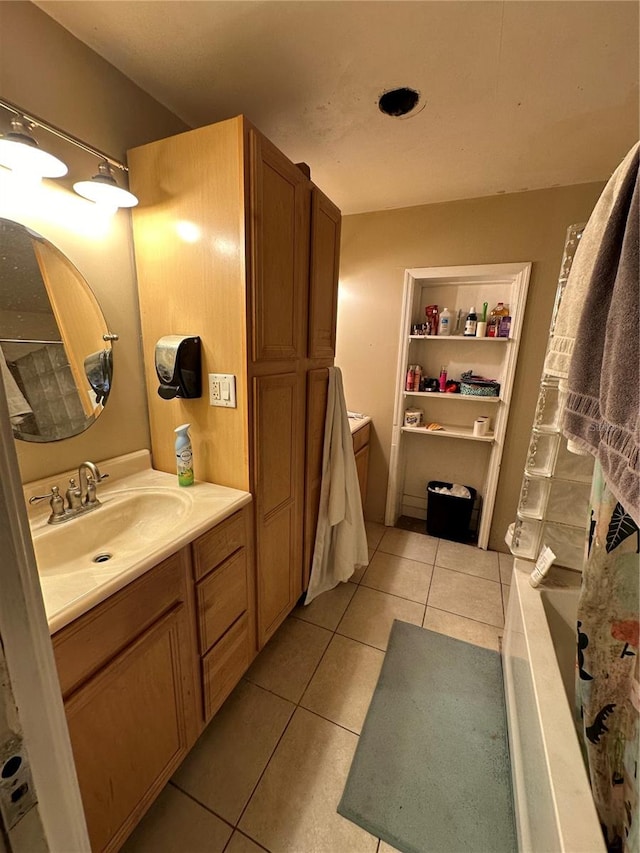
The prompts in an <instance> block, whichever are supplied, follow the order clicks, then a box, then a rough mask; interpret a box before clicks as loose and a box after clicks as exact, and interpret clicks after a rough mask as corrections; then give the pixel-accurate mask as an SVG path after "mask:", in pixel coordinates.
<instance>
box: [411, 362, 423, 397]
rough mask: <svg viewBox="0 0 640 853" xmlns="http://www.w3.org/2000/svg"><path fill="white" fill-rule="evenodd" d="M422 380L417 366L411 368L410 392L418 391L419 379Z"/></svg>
mask: <svg viewBox="0 0 640 853" xmlns="http://www.w3.org/2000/svg"><path fill="white" fill-rule="evenodd" d="M421 378H422V368H421V367H420V365H419V364H416V366H415V367H414V368H413V388H412V389H411V390H412V391H419V390H420V379H421Z"/></svg>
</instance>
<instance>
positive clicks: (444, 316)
mask: <svg viewBox="0 0 640 853" xmlns="http://www.w3.org/2000/svg"><path fill="white" fill-rule="evenodd" d="M438 334H439V335H450V334H451V311H449V309H448V308H443V309H442V311H441V312H440V325H439V327H438Z"/></svg>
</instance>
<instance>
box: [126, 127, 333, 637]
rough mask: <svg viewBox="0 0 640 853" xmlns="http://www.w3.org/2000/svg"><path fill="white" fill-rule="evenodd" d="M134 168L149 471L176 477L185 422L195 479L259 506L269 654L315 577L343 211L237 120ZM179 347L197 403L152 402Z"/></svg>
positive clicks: (261, 611)
mask: <svg viewBox="0 0 640 853" xmlns="http://www.w3.org/2000/svg"><path fill="white" fill-rule="evenodd" d="M129 167H130V183H131V186H132V189H133V191H134V192H135V193H136V195H137V196H138V198H139V199H140V204H139V206H138V207H137V208H135V210H134V211H133V229H134V245H135V256H136V266H137V277H138V288H139V301H140V313H141V323H142V339H143V352H144V360H145V372H146V382H147V392H148V400H149V418H150V428H151V443H152V453H153V460H154V466H155V467H157V468H159V469H161V470H165V471H168V472H173V471H174V470H175V459H174V450H173V439H174V435H173V429H174V428H175V427H176V426H177V425H179V424H181V423H185V422H187V423H191V425H192V428H191V435H192V441H193V447H194V466H195V474H196V478H197V479H201V480H207V481H209V482H215V483H220V484H222V485H225V486H231V487H234V488H240V489H245V490H248V491H251V492H252V494H253V495H254V499H255V500H254V503H255V553H256V562H257V567H256V568H257V571H256V576H257V621H258V626H257V628H258V630H257V636H258V646H259V647H261V646H262V645H264V643H265V642H266V641H267V640H268V639H269V637H270V636H271V635H272V634H273V633H274V631H275V630H276V629H277V628H278V626H279V625H280V624H281V622H282V621H283V619H284V618H285V617H286V616H287V614H288V613H289V612H290V611H291V609H292V608H293V607H294V606H295V604H296V602H297V600H298V599H299V597H300V595H301V593H302V591H303V588H304V586H305V585H306V580H307V578H308V573H307V562H308V559H307V557H308V555H307V557H305V543H306V542H308V540H309V538H310V536H311V534H310V532H309V529H308V525H309V513H308V512H306V508H305V506H306V501H307V499H308V492H309V489H310V488H311V485H310V484H311V482H312V481H314V482H315V480H316V479H317V475H318V470H317V465H318V461H317V459H316V458H315V457H314V458H313V460H312V459H311V458H310V457H309V455H308V454H307V453H306V452H305V447H306V444H307V434H308V431H309V430H310V429H311V430H314V431H317V426H318V425H317V422H318V419H319V418H320V414H319V413H317V412H316V410H319V407H318V406H317V405H315V402H314V399H313V398H314V395H315V393H316V390H315V386H314V387H311V385H310V383H309V382H308V380H307V374H308V373H309V371H311V370H316V369H320V368H326V367H329V366H330V365H332V364H333V358H334V352H335V324H336V306H337V278H338V259H339V240H340V212H339V210H338V209H337V208H336V207H335V205H333V204H332V202H331V201H330V200H329V199H328V198H327V197H326V196H325V195H324V194H323V193H322V192H321V191H320V190H319V189H318V188H317V187H315V186H314V185H313V184H312V182H311V181H310V180H309V178H308V177H307V176H306V175H305V173H304V172H303V171H302V170H301V169H300V168H298V167H297V166H295V165H294V164H293V163H292V162H291V161H290V160H288V159H287V158H286V157H285V156H284V155H283V154H282V152H281V151H279V150H278V149H277V148H276V147H275V146H274V145H273V144H272V143H271V142H270V141H269V140H268V139H266V138H265V137H264V136H263V135H262V134H261V133H260V132H259V131H258V130H257V129H256V128H254V127H253V126H252V125H251V124H250V122H248V121H247V120H246V119H245V118H244V117H242V116H239V117H237V118H233V119H229V120H228V121H224V122H219V123H218V124H215V125H211V126H209V127H204V128H199V129H197V130H193V131H189V132H187V133H183V134H180V135H178V136H173V137H170V138H168V139H164V140H160V141H158V142H154V143H151V144H149V145H145V146H142V147H141V148H136V149H134V150H132V151H130V152H129ZM169 334H190V335H199V336H200V337H201V340H202V355H203V364H202V369H203V395H202V397H201V398H199V399H196V400H177V399H176V400H171V401H166V400H162V399H161V398H160V397H159V396H158V394H157V387H158V383H157V378H156V375H155V367H154V346H155V343H156V341H157V340H158V339H159V338H160V337H162V336H163V335H169ZM208 373H231V374H234V375H235V377H236V396H237V408H235V409H230V408H219V407H212V406H210V405H209V394H208V382H207V374H208ZM312 385H313V383H312ZM321 393H322V392H321ZM324 393H325V395H326V387H325V391H324ZM310 396H311V397H312V400H311V403H310V402H309V397H310ZM309 405H311V407H312V409H313V412H314V417H313V418H312V423H310V422H309V418H308V407H309ZM321 418H322V425H324V409H322V413H321ZM309 465H313V466H315V467H314V468H313V470H307V469H308V466H309ZM305 524H306V529H305ZM314 533H315V528H314ZM306 550H307V551H308V548H307V549H306Z"/></svg>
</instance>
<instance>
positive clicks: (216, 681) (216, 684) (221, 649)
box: [202, 614, 251, 722]
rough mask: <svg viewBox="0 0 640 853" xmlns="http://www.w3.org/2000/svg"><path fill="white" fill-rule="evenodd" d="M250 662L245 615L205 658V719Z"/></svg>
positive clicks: (206, 720)
mask: <svg viewBox="0 0 640 853" xmlns="http://www.w3.org/2000/svg"><path fill="white" fill-rule="evenodd" d="M250 661H251V656H250V637H249V620H248V618H247V615H246V614H245V615H244V616H241V617H240V619H238V621H237V622H236V623H235V624H234V625H232V627H231V628H229V630H228V631H227V633H226V634H225V635H224V637H222V639H221V640H218V642H217V643H216V645H215V646H214V647H213V648H212V649H211V651H210V652H209V653H208V654H207V655H205V657H204V658H203V659H202V682H203V685H204V718H205V722H209V720H210V719H211V717H213V715H214V714H215V713H216V711H217V710H218V708H219V707H220V706H221V705H222V703H223V702H224V700H225V699H226V698H227V696H228V695H229V694H230V693H231V691H232V690H233V688H234V687H235V686H236V684H237V683H238V682H239V681H240V679H241V678H242V676H243V675H244V674H245V672H246V671H247V669H248V668H249V663H250Z"/></svg>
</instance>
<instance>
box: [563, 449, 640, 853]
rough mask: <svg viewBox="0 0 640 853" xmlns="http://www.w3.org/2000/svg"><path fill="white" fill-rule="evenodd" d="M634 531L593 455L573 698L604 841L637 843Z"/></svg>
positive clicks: (638, 536)
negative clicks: (593, 464) (594, 464)
mask: <svg viewBox="0 0 640 853" xmlns="http://www.w3.org/2000/svg"><path fill="white" fill-rule="evenodd" d="M639 552H640V531H639V530H638V525H637V524H636V523H635V521H634V520H633V518H632V517H631V516H630V515H629V514H628V513H627V512H626V511H625V509H624V507H623V506H622V505H621V504H620V503H619V501H618V500H617V499H616V498H615V496H614V495H613V493H612V491H611V489H610V488H609V486H608V485H607V482H606V480H605V479H604V476H603V474H602V468H601V467H600V465H599V464H598V463H596V466H595V471H594V478H593V487H592V491H591V524H590V527H589V538H588V542H587V553H586V560H585V565H584V568H583V573H582V590H581V593H580V603H579V608H578V673H577V685H576V686H577V690H576V702H577V711H578V714H579V717H580V719H579V728H580V734H581V736H582V743H583V749H584V752H585V758H586V763H587V767H588V769H589V775H590V778H591V787H592V790H593V796H594V799H595V802H596V807H597V810H598V815H599V817H600V822H601V824H602V829H603V833H604V836H605V841H606V843H607V847H608V849H609V850H610V851H615V853H618V852H619V853H622V851H625V850H626V851H629V853H630V852H631V851H637V850H640V832H639V826H638V823H639V821H638V770H639V768H638V762H639V760H640V741H639V736H640V726H639V718H640V664H639V660H640V658H639V656H638V646H639V642H638V630H639V629H638V600H639V598H640V583H639V579H640V562H639V561H640V557H639Z"/></svg>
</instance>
